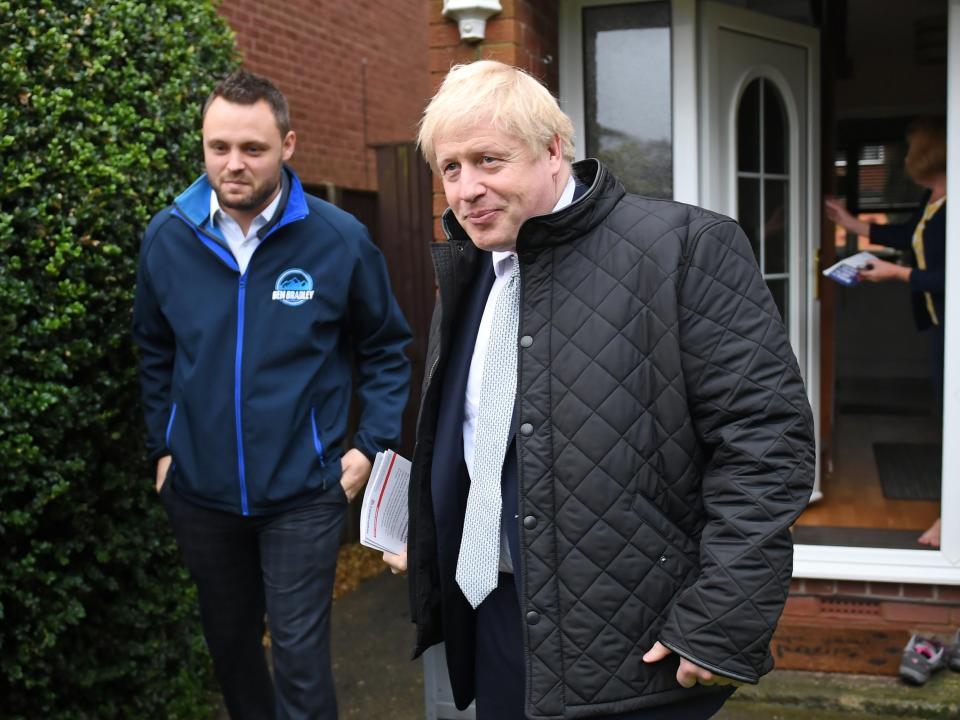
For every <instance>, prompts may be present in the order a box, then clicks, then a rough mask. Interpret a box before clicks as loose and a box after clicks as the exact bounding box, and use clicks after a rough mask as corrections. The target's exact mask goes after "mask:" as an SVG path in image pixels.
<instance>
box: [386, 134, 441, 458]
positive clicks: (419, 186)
mask: <svg viewBox="0 0 960 720" xmlns="http://www.w3.org/2000/svg"><path fill="white" fill-rule="evenodd" d="M376 150H377V186H378V188H379V193H378V198H377V205H378V212H377V218H378V219H377V226H378V230H379V233H378V237H376V238H375V241H376V243H377V246H378V247H379V248H380V250H381V252H382V253H383V255H384V257H385V258H386V260H387V267H388V268H389V270H390V282H391V283H392V285H393V292H394V294H395V295H396V297H397V301H398V302H399V303H400V307H401V309H402V310H403V314H404V315H405V316H406V318H407V322H409V323H410V328H411V330H412V331H413V341H412V342H411V343H410V346H409V347H408V348H407V354H408V355H409V356H410V360H411V361H412V362H413V374H412V377H411V378H410V401H409V402H408V403H407V409H406V412H405V413H404V416H403V444H402V445H401V447H400V453H401V454H402V455H403V456H404V457H407V458H410V457H411V456H412V454H413V441H414V433H415V432H416V428H415V423H416V420H417V409H418V408H419V407H420V384H421V382H422V381H423V372H424V367H423V366H424V359H425V357H426V354H427V334H428V331H429V329H430V316H431V313H432V312H433V302H434V297H435V290H434V287H435V284H434V275H433V263H432V262H431V260H430V242H431V240H432V239H433V196H432V192H433V191H432V184H431V174H430V168H429V166H428V165H427V164H426V163H425V162H424V161H423V157H422V156H421V155H420V153H419V152H417V149H416V147H415V146H414V145H413V144H412V143H404V144H395V145H380V146H378V147H377V148H376Z"/></svg>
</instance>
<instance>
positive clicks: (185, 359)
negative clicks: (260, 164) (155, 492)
mask: <svg viewBox="0 0 960 720" xmlns="http://www.w3.org/2000/svg"><path fill="white" fill-rule="evenodd" d="M284 173H285V180H284V183H283V195H282V197H281V201H280V205H279V207H278V209H277V212H276V214H275V215H274V218H273V219H272V220H271V222H270V223H268V224H267V225H266V226H265V227H263V228H262V229H261V230H260V237H261V238H262V242H261V244H260V245H259V247H257V249H256V251H255V252H254V253H253V257H252V258H251V259H250V263H249V265H248V267H247V270H246V272H245V273H243V274H242V275H241V274H240V272H239V268H238V266H237V263H236V261H235V260H234V258H233V256H232V254H231V253H230V251H229V250H228V249H227V246H226V243H225V241H224V239H223V237H222V235H221V234H220V233H219V231H218V230H217V229H216V228H215V227H214V226H212V225H211V223H210V222H209V214H210V184H209V183H208V182H207V178H206V176H203V177H201V178H199V179H198V180H197V181H196V182H195V183H194V184H193V185H191V186H190V187H189V188H188V189H187V190H186V191H185V192H184V193H183V194H182V195H180V197H178V198H177V199H176V201H175V202H174V204H173V205H172V206H170V207H168V208H165V209H164V210H162V211H160V212H159V213H158V214H157V215H156V216H155V217H154V218H153V220H152V221H151V222H150V225H149V226H148V227H147V231H146V234H145V235H144V238H143V243H142V245H141V248H140V265H139V269H138V273H137V291H136V300H135V305H134V321H133V334H134V339H135V340H136V342H137V344H138V345H139V347H140V351H141V367H140V377H141V386H142V392H143V404H144V412H145V415H146V421H147V447H148V450H149V453H150V458H151V459H156V458H159V457H161V456H163V455H166V454H171V455H172V456H173V470H172V471H171V473H172V474H171V476H170V478H169V480H172V481H173V483H174V487H175V488H176V491H177V493H178V494H181V495H182V496H184V497H185V499H187V500H191V501H193V502H196V503H197V504H200V505H204V506H207V507H211V508H215V509H220V510H225V511H227V512H233V513H238V514H243V515H258V514H268V513H271V512H277V511H280V510H284V509H287V508H289V507H292V506H295V505H296V504H297V503H299V502H303V501H304V500H305V499H307V498H309V497H310V496H312V495H314V494H316V493H317V492H321V491H322V490H323V489H325V488H326V487H329V486H330V483H332V482H337V481H339V477H340V457H341V455H342V453H343V447H342V445H343V441H344V439H345V435H346V432H347V416H348V411H349V406H350V399H351V392H352V375H353V373H352V368H353V367H354V366H355V367H356V377H357V390H356V394H357V398H358V400H359V410H360V414H359V424H358V428H357V431H356V433H355V434H354V436H353V439H352V442H351V444H352V446H353V447H356V448H358V449H360V450H362V451H363V452H364V453H365V454H367V455H368V456H373V455H374V454H375V453H376V452H377V451H379V450H382V449H384V448H387V447H395V446H396V445H397V443H398V442H399V439H400V422H401V414H402V412H403V408H404V405H405V403H406V400H407V390H408V382H409V378H410V365H409V361H408V360H407V357H406V355H405V354H404V347H405V346H406V344H407V343H408V342H409V340H410V330H409V328H408V326H407V323H406V321H405V320H404V318H403V315H402V313H401V312H400V308H399V306H398V305H397V302H396V299H395V298H394V297H393V294H392V292H391V290H390V281H389V278H388V275H387V269H386V265H385V263H384V260H383V256H382V255H381V254H380V252H379V250H377V248H376V247H375V246H374V245H373V243H372V242H371V241H370V238H369V236H368V234H367V231H366V229H365V228H364V227H363V225H361V224H360V223H359V222H358V221H357V220H356V219H355V218H354V217H353V216H351V215H350V214H348V213H346V212H343V211H342V210H339V209H337V208H336V207H334V206H333V205H331V204H329V203H326V202H324V201H322V200H320V199H318V198H315V197H312V196H310V195H307V194H305V193H304V191H303V187H302V186H301V184H300V181H299V179H298V178H297V176H296V175H295V174H294V173H293V172H292V171H290V170H288V169H285V170H284ZM169 480H168V481H169Z"/></svg>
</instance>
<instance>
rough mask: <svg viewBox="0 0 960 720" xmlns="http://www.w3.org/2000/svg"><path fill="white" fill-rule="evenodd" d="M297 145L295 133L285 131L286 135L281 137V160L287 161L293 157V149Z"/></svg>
mask: <svg viewBox="0 0 960 720" xmlns="http://www.w3.org/2000/svg"><path fill="white" fill-rule="evenodd" d="M296 146H297V134H296V133H295V132H294V131H293V130H290V131H288V132H287V136H286V137H285V138H284V139H283V161H284V162H287V160H289V159H290V158H292V157H293V151H294V149H295V148H296Z"/></svg>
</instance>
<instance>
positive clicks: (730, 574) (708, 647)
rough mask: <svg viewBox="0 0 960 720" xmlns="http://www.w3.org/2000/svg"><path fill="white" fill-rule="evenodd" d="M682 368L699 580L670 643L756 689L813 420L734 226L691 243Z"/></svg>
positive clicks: (673, 618) (806, 470)
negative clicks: (693, 458)
mask: <svg viewBox="0 0 960 720" xmlns="http://www.w3.org/2000/svg"><path fill="white" fill-rule="evenodd" d="M679 296H680V328H679V330H680V343H681V364H682V371H683V376H684V383H685V386H686V390H687V401H688V404H689V407H690V412H691V414H692V417H693V422H694V425H695V428H696V431H697V434H698V436H699V438H700V441H701V443H702V445H703V447H704V449H705V452H706V455H707V459H708V460H707V464H706V467H705V470H704V474H703V478H702V500H703V511H704V517H705V518H706V524H705V525H704V527H703V532H702V536H701V538H700V573H699V575H698V577H697V580H696V581H695V583H694V584H693V585H692V586H690V587H688V588H687V589H685V590H684V591H683V592H681V593H680V594H678V596H677V598H676V599H675V601H674V603H673V604H672V605H671V607H670V609H669V610H668V613H667V618H666V622H665V625H664V627H663V629H662V632H661V634H660V640H661V642H663V644H665V645H667V646H668V647H670V648H671V649H672V650H674V651H675V652H677V653H679V654H680V655H682V656H684V657H686V658H687V659H689V660H691V661H693V662H695V663H696V664H698V665H700V666H702V667H705V668H707V669H709V670H711V671H713V672H716V673H718V674H720V675H724V676H727V677H730V678H734V679H737V680H741V681H744V682H751V683H755V682H757V681H758V680H759V678H760V676H761V675H763V674H764V673H766V672H768V671H769V670H770V669H772V667H773V659H772V657H771V654H770V651H769V645H770V640H771V637H772V635H773V632H774V630H775V629H776V625H777V622H778V620H779V618H780V614H781V612H782V611H783V606H784V603H785V602H786V598H787V592H788V590H789V586H790V578H791V574H792V569H793V543H792V540H791V536H790V526H791V525H792V524H793V522H794V521H795V520H796V519H797V517H798V516H799V515H800V513H801V512H802V511H803V510H804V508H805V507H806V505H807V502H808V500H809V498H810V492H811V489H812V485H813V479H814V462H815V440H814V427H813V416H812V413H811V411H810V406H809V403H808V402H807V396H806V392H805V390H804V386H803V381H802V379H801V377H800V371H799V368H798V366H797V362H796V359H795V357H794V354H793V350H792V348H791V346H790V342H789V339H788V337H787V333H786V330H785V328H784V326H783V322H782V321H781V319H780V315H779V313H778V311H777V308H776V306H775V305H774V302H773V299H772V297H771V295H770V293H769V291H768V289H767V287H766V284H765V282H764V280H763V278H762V277H761V275H760V272H759V270H758V268H757V263H756V260H755V259H754V255H753V252H752V250H751V248H750V244H749V242H748V240H747V238H746V236H745V235H744V234H743V231H742V230H741V229H740V227H739V226H738V225H737V224H736V223H734V222H733V221H719V222H715V223H713V224H712V225H710V226H708V227H706V228H705V229H704V230H703V231H702V232H700V234H699V237H695V238H694V240H693V247H692V249H691V250H690V251H689V256H688V265H687V270H686V275H685V277H684V278H683V279H682V280H681V286H680V289H679Z"/></svg>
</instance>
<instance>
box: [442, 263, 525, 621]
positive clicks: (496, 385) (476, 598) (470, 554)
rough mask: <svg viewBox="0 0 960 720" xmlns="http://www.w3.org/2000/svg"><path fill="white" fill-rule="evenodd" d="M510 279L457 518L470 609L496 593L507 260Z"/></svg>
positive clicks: (508, 407) (511, 357)
mask: <svg viewBox="0 0 960 720" xmlns="http://www.w3.org/2000/svg"><path fill="white" fill-rule="evenodd" d="M511 260H512V261H513V268H512V270H511V273H510V279H509V280H507V282H506V283H505V284H504V285H503V287H502V288H501V289H500V294H499V295H498V296H497V303H496V305H495V306H494V311H493V320H492V322H491V323H490V342H489V344H488V345H487V354H486V355H485V356H484V361H483V377H482V378H481V381H480V406H479V410H478V411H477V434H476V440H475V444H474V450H473V474H472V480H471V484H470V494H469V495H468V496H467V511H466V514H465V515H464V518H463V535H462V536H461V539H460V555H459V557H458V558H457V574H456V578H457V584H458V585H459V586H460V589H461V590H463V595H464V597H466V598H467V600H468V601H469V603H470V605H471V606H473V607H474V608H476V607H477V606H478V605H480V603H481V602H483V599H484V598H485V597H486V596H487V595H489V594H490V592H491V591H492V590H493V589H494V588H496V587H497V573H498V571H499V568H500V515H501V511H502V507H503V498H502V496H501V494H500V475H501V473H502V472H503V458H504V455H505V453H506V450H507V439H508V438H509V435H510V422H511V421H512V419H513V405H514V399H515V398H516V395H517V327H518V324H519V319H520V266H519V263H518V261H517V256H516V255H512V256H511Z"/></svg>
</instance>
